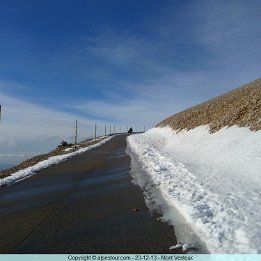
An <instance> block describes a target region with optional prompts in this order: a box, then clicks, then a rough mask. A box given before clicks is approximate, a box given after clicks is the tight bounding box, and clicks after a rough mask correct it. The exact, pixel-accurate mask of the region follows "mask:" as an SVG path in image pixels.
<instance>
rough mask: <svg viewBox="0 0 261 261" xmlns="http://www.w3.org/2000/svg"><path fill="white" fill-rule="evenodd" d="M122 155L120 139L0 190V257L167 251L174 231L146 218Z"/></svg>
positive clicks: (122, 139) (123, 140)
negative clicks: (36, 254)
mask: <svg viewBox="0 0 261 261" xmlns="http://www.w3.org/2000/svg"><path fill="white" fill-rule="evenodd" d="M125 149H126V135H119V136H116V137H114V138H112V139H111V140H110V141H108V142H107V143H105V144H104V145H102V146H100V147H98V148H96V149H94V150H92V151H89V152H86V153H83V154H81V155H78V156H75V157H74V158H71V159H69V160H67V161H65V162H63V163H61V164H59V165H54V166H52V167H49V168H47V169H44V170H42V171H40V172H38V173H37V174H35V175H34V176H32V177H30V178H28V179H25V180H23V181H21V182H19V183H16V184H14V185H12V186H10V187H2V188H0V253H63V254H65V253H169V250H168V248H169V246H171V245H173V244H175V243H176V239H175V235H174V229H173V227H171V226H169V225H167V224H165V223H162V222H159V221H157V219H156V216H152V215H151V214H150V213H149V210H148V209H147V207H146V205H145V203H144V198H143V194H142V191H141V190H140V188H139V187H138V186H135V185H133V184H132V182H131V177H130V175H129V171H130V157H129V156H127V155H126V153H125ZM133 209H137V210H139V211H133Z"/></svg>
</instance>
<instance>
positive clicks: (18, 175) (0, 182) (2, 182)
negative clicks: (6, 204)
mask: <svg viewBox="0 0 261 261" xmlns="http://www.w3.org/2000/svg"><path fill="white" fill-rule="evenodd" d="M111 138H113V136H110V137H108V138H106V139H104V140H102V141H100V142H98V143H96V144H94V145H90V146H88V147H86V148H81V149H79V150H77V151H74V152H71V153H68V154H64V155H58V156H53V157H50V158H49V159H47V160H43V161H41V162H38V163H37V164H35V165H34V166H31V167H28V168H26V169H23V170H20V171H17V172H15V173H13V174H12V175H11V176H8V177H6V178H3V179H0V187H1V186H9V185H11V184H13V183H16V182H19V181H21V180H23V179H25V178H28V177H30V176H32V175H34V174H35V172H37V171H39V170H41V169H44V168H47V167H50V166H51V165H54V164H59V163H61V162H62V161H65V160H67V159H69V158H71V157H73V156H76V155H79V154H81V153H83V152H86V151H88V150H92V149H94V148H97V147H98V146H100V145H102V144H104V143H105V142H107V141H109V140H110V139H111Z"/></svg>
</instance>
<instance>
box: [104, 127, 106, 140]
mask: <svg viewBox="0 0 261 261" xmlns="http://www.w3.org/2000/svg"><path fill="white" fill-rule="evenodd" d="M104 131H105V135H104V136H105V138H106V125H105V129H104Z"/></svg>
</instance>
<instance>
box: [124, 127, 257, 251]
mask: <svg viewBox="0 0 261 261" xmlns="http://www.w3.org/2000/svg"><path fill="white" fill-rule="evenodd" d="M128 144H129V147H130V149H131V151H132V152H133V153H135V154H136V155H137V157H138V160H139V161H141V162H142V164H143V168H144V169H145V171H146V173H147V174H148V175H149V176H150V178H151V179H152V181H153V183H154V185H156V186H157V187H158V188H159V189H160V191H161V194H162V195H163V197H164V199H165V200H166V203H167V204H169V205H172V206H175V208H176V209H178V211H179V212H180V214H181V215H182V216H183V218H184V220H186V222H187V223H188V224H189V225H190V227H191V229H192V230H193V231H194V232H195V234H196V235H197V236H199V238H200V239H201V240H202V241H203V242H205V243H206V246H207V248H208V250H209V251H210V252H212V253H261V177H260V173H261V160H260V159H261V148H260V144H261V131H257V132H253V131H250V130H249V129H248V128H239V127H236V126H233V127H230V128H223V129H221V130H220V131H218V132H216V133H213V134H210V133H209V131H208V127H207V126H201V127H198V128H195V129H192V130H190V131H182V132H179V133H176V132H175V131H173V130H172V129H170V128H167V127H165V128H153V129H151V130H149V131H148V132H146V133H144V134H139V135H132V136H129V137H128ZM173 222H174V224H175V216H174V215H173Z"/></svg>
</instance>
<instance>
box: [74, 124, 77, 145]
mask: <svg viewBox="0 0 261 261" xmlns="http://www.w3.org/2000/svg"><path fill="white" fill-rule="evenodd" d="M77 128H78V126H77V120H76V122H75V140H74V149H75V150H76V144H77Z"/></svg>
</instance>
